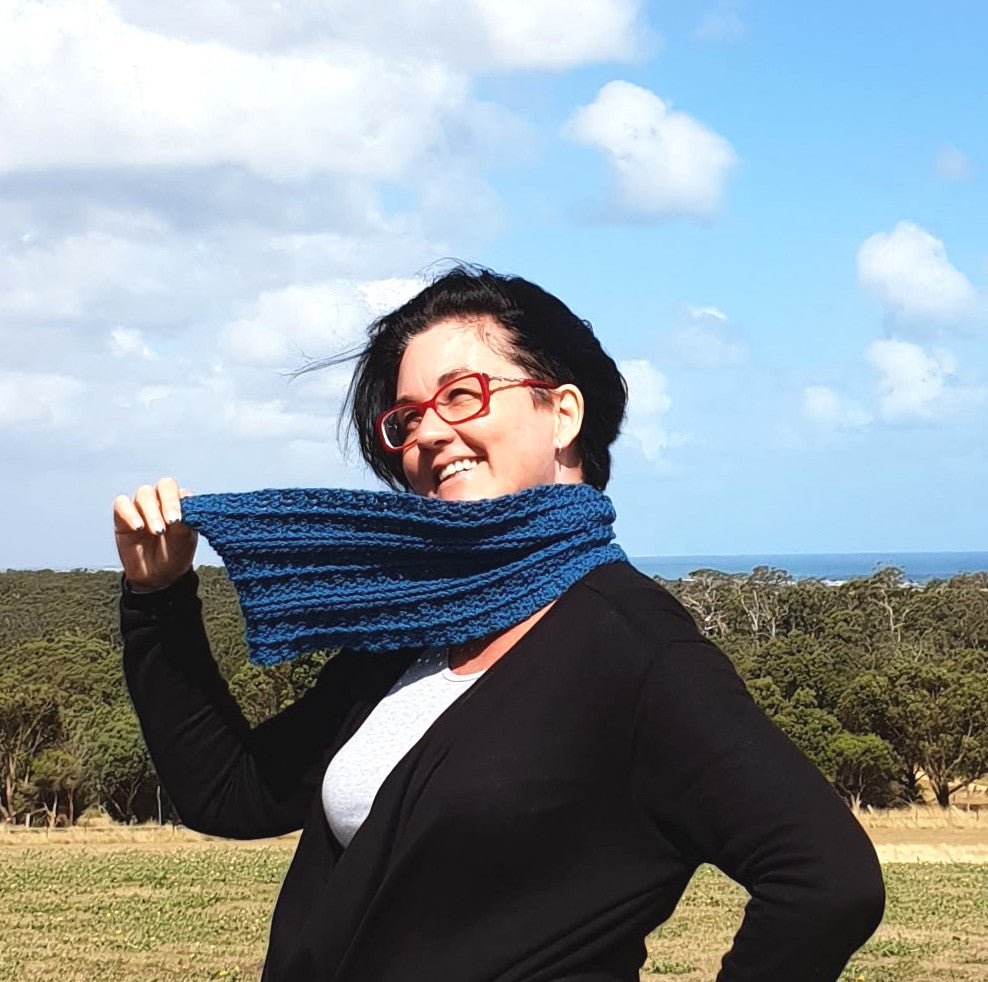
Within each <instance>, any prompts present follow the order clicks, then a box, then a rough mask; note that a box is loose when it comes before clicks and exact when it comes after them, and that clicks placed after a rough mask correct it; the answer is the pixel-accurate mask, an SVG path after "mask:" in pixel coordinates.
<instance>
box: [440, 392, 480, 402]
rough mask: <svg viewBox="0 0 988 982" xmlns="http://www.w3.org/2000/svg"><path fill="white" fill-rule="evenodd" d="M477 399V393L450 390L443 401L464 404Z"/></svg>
mask: <svg viewBox="0 0 988 982" xmlns="http://www.w3.org/2000/svg"><path fill="white" fill-rule="evenodd" d="M478 397H479V396H478V393H477V392H475V391H474V390H473V389H450V391H449V392H447V393H446V396H445V401H446V402H464V401H466V400H468V399H477V398H478Z"/></svg>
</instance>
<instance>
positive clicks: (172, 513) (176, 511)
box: [157, 477, 182, 531]
mask: <svg viewBox="0 0 988 982" xmlns="http://www.w3.org/2000/svg"><path fill="white" fill-rule="evenodd" d="M157 492H158V505H159V508H160V510H161V517H162V518H163V519H164V521H165V523H166V524H168V525H174V524H175V523H176V522H179V521H181V520H182V506H181V505H180V504H179V496H180V493H179V488H178V481H176V480H175V478H173V477H163V478H161V480H160V481H158V485H157ZM163 530H164V529H162V531H163Z"/></svg>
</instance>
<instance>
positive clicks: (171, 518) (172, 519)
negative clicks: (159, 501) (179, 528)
mask: <svg viewBox="0 0 988 982" xmlns="http://www.w3.org/2000/svg"><path fill="white" fill-rule="evenodd" d="M181 520H182V519H181V517H180V516H178V515H176V514H175V512H173V511H170V512H169V513H168V514H167V515H165V521H166V522H168V524H169V525H174V524H175V523H176V522H180V521H181Z"/></svg>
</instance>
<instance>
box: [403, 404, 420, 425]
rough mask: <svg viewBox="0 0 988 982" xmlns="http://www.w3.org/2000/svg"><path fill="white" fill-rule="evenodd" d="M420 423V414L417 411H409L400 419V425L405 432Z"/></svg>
mask: <svg viewBox="0 0 988 982" xmlns="http://www.w3.org/2000/svg"><path fill="white" fill-rule="evenodd" d="M421 421H422V414H421V413H420V412H419V411H418V410H417V409H409V410H408V412H406V413H403V414H402V417H401V425H402V427H404V429H405V430H413V429H415V427H416V426H418V425H419V423H420V422H421Z"/></svg>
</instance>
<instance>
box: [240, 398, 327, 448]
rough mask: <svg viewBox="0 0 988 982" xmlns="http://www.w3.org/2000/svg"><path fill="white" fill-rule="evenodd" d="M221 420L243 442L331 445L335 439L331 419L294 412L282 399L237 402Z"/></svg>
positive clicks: (241, 400) (242, 400)
mask: <svg viewBox="0 0 988 982" xmlns="http://www.w3.org/2000/svg"><path fill="white" fill-rule="evenodd" d="M221 418H222V420H223V422H224V423H225V424H226V425H227V427H228V428H229V430H230V432H231V433H232V434H233V435H234V436H237V437H243V438H246V439H260V440H271V439H277V440H279V441H282V440H315V441H319V440H320V439H321V440H322V441H324V442H330V441H332V440H333V439H335V437H336V420H335V418H334V417H332V416H330V415H328V414H327V415H325V416H317V415H312V414H309V413H299V412H293V411H292V410H291V409H290V408H289V407H288V406H287V405H286V403H285V401H284V400H283V399H272V400H269V401H263V402H262V401H259V400H256V399H238V400H237V401H235V402H232V403H230V404H229V405H228V406H226V407H224V409H223V411H222V416H221Z"/></svg>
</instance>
